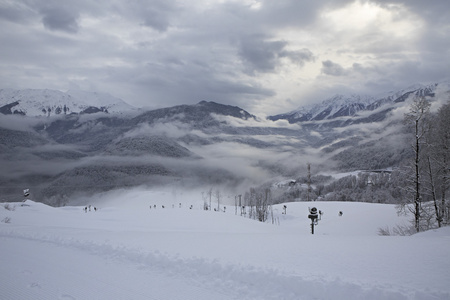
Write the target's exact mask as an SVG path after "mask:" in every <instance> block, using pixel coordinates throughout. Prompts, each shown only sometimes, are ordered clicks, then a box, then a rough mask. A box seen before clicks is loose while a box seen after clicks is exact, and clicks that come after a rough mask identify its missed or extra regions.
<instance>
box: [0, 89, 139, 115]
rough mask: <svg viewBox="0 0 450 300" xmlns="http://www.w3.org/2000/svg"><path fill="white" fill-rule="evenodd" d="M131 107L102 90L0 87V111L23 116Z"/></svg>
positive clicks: (114, 110)
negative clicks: (100, 91) (96, 91)
mask: <svg viewBox="0 0 450 300" xmlns="http://www.w3.org/2000/svg"><path fill="white" fill-rule="evenodd" d="M134 109H135V108H134V107H132V106H131V105H129V104H127V103H125V102H124V101H123V100H121V99H119V98H116V97H113V96H111V95H109V94H106V93H95V92H85V91H81V90H70V91H68V92H66V93H64V92H61V91H57V90H47V89H43V90H36V89H26V90H13V89H1V90H0V112H2V113H4V114H24V115H27V116H50V115H58V114H70V113H81V112H86V113H89V112H97V111H105V112H109V113H117V112H125V111H128V110H134Z"/></svg>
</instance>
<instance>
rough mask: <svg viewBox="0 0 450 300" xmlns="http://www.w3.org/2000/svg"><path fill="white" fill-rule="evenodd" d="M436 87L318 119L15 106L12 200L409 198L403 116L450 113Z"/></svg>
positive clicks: (7, 190) (5, 173)
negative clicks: (422, 109)
mask: <svg viewBox="0 0 450 300" xmlns="http://www.w3.org/2000/svg"><path fill="white" fill-rule="evenodd" d="M432 87H433V88H429V87H426V88H422V89H419V90H416V91H408V92H407V95H406V94H402V95H400V96H399V97H397V98H393V97H391V98H383V99H380V100H378V101H377V102H376V101H373V102H372V103H371V104H370V105H368V106H367V107H365V108H364V109H359V110H358V111H356V113H355V112H352V113H349V112H350V111H351V110H350V109H349V108H348V107H349V104H348V103H344V104H343V103H339V102H338V101H337V100H333V101H331V102H330V101H328V102H326V101H324V103H323V104H322V106H323V107H320V106H317V107H315V108H314V109H315V111H316V116H315V117H314V115H313V113H311V112H313V111H314V110H313V109H312V110H311V112H307V113H303V112H291V113H287V114H284V115H277V116H273V117H268V118H262V117H258V116H255V115H253V114H251V112H247V111H245V110H243V109H241V108H239V107H236V106H229V105H223V104H219V103H215V102H206V101H202V102H199V103H198V104H195V105H179V106H174V107H168V108H163V109H156V110H129V111H122V112H121V113H109V112H107V111H106V109H103V110H99V111H97V110H95V109H91V110H90V113H89V112H86V110H85V111H84V112H83V111H80V113H70V114H67V113H64V114H63V113H60V114H52V115H49V114H48V112H49V111H51V110H50V109H46V110H45V113H46V115H44V116H27V115H26V114H25V113H23V114H17V113H13V111H12V110H11V113H10V114H1V115H0V133H1V134H0V148H1V158H0V159H1V165H2V171H1V173H0V183H1V197H2V201H19V200H21V198H22V197H23V195H22V191H23V190H24V189H30V192H31V194H32V197H33V199H34V200H36V201H41V202H44V203H47V204H50V205H54V206H63V205H68V204H72V203H80V202H83V201H87V200H86V199H88V198H89V197H91V196H93V195H95V194H98V193H111V192H114V191H117V192H120V190H122V189H125V190H130V189H138V190H165V191H170V193H172V194H180V193H186V192H189V193H196V194H197V195H198V197H199V199H200V198H201V197H202V194H203V195H204V194H205V193H207V192H211V191H215V193H216V194H217V195H219V196H217V197H216V198H217V201H229V202H231V203H230V204H234V201H235V199H236V196H237V195H241V196H242V197H243V198H242V199H243V200H244V201H250V198H251V197H252V196H251V194H252V193H251V191H253V194H254V193H259V195H263V194H267V192H263V191H267V190H269V191H270V202H272V203H283V202H289V201H305V200H332V201H365V202H377V203H401V202H402V201H404V199H405V198H407V197H408V191H407V190H406V189H405V188H403V187H404V186H405V185H407V183H406V182H407V176H406V175H405V174H406V173H408V171H407V169H408V167H410V165H411V162H412V161H413V157H414V149H413V147H412V145H413V144H414V132H412V131H411V127H410V126H408V124H406V123H405V115H406V114H407V113H408V112H409V111H410V109H411V106H412V105H413V104H414V103H415V101H417V99H421V98H424V97H425V98H426V99H428V100H427V101H429V102H430V103H431V104H430V107H431V108H430V110H429V113H428V116H427V118H428V119H429V120H433V119H434V118H435V119H437V116H438V112H439V109H441V108H442V107H444V108H448V91H447V90H446V89H442V88H440V89H439V88H438V85H434V86H432ZM405 95H406V96H405ZM47 98H48V97H47ZM425 98H424V99H425ZM386 99H388V100H389V101H388V100H386ZM399 99H400V100H399ZM446 101H447V103H446ZM347 102H348V101H347ZM386 102H387V104H386ZM330 103H331V104H330ZM377 103H378V104H377ZM324 104H326V105H324ZM331 105H332V106H331ZM350 105H353V106H355V104H353V103H352V104H350ZM358 105H360V104H358ZM64 107H66V106H64ZM346 107H347V108H346ZM8 108H9V109H11V108H10V107H9V106H8ZM319 108H320V109H322V112H320V111H319ZM53 111H55V109H54V108H53ZM60 111H63V110H62V109H61V110H60ZM333 111H334V114H333V115H332V116H331V112H333ZM326 113H327V114H329V115H328V116H326V115H325V114H326ZM306 117H308V118H309V120H306V121H297V120H296V119H295V118H303V119H304V118H306ZM430 124H433V122H430ZM442 126H444V127H445V126H448V124H447V125H445V123H444V125H442ZM308 168H309V169H308ZM220 195H221V196H220ZM255 195H256V194H255ZM427 197H428V196H427ZM220 198H223V199H220ZM83 199H84V200H83ZM124 201H126V200H125V199H124Z"/></svg>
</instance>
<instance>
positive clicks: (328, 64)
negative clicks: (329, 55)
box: [321, 60, 347, 76]
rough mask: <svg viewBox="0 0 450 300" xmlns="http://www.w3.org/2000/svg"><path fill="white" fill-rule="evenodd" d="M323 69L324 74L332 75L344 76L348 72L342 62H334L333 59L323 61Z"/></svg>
mask: <svg viewBox="0 0 450 300" xmlns="http://www.w3.org/2000/svg"><path fill="white" fill-rule="evenodd" d="M321 71H322V73H323V74H326V75H330V76H343V75H345V74H346V73H347V72H346V70H345V69H344V68H343V67H342V66H341V65H340V64H337V63H334V62H332V61H331V60H326V61H322V69H321Z"/></svg>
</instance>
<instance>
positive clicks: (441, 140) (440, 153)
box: [427, 103, 450, 227]
mask: <svg viewBox="0 0 450 300" xmlns="http://www.w3.org/2000/svg"><path fill="white" fill-rule="evenodd" d="M430 129H431V132H430V134H429V135H428V139H427V141H428V153H427V162H428V169H427V171H428V177H429V191H430V193H431V196H432V199H433V203H434V210H435V214H436V220H437V221H438V226H439V227H441V225H442V222H446V223H447V222H448V220H449V215H448V202H447V201H446V197H447V191H448V189H449V172H450V153H449V152H450V151H449V149H450V103H447V104H445V105H443V106H442V107H441V108H440V109H439V111H438V113H437V115H436V117H435V118H433V122H431V126H430ZM439 197H440V199H439Z"/></svg>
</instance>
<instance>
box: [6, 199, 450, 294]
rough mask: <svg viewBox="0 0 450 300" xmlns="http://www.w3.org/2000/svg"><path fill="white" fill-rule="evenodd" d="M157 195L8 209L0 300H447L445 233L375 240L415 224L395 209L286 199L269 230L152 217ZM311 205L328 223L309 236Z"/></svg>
mask: <svg viewBox="0 0 450 300" xmlns="http://www.w3.org/2000/svg"><path fill="white" fill-rule="evenodd" d="M122 196H125V195H122ZM149 196H151V195H149V194H146V195H145V197H139V195H138V194H137V193H135V194H133V193H132V194H129V195H128V196H127V197H126V198H123V199H124V201H123V202H121V203H127V205H126V207H127V209H125V208H124V206H123V205H119V204H120V202H118V201H117V199H116V200H114V201H113V202H112V203H114V204H116V205H115V206H114V207H108V206H107V204H108V203H107V202H106V201H97V202H95V201H94V202H93V203H94V205H99V204H101V206H99V207H98V210H97V211H94V210H91V211H88V212H84V210H83V208H84V206H83V207H81V206H80V207H64V208H51V207H48V206H45V205H43V204H40V203H35V202H32V201H26V202H25V203H24V204H26V205H25V206H21V205H22V203H15V204H9V205H10V206H11V207H12V206H14V209H12V210H6V209H3V208H2V205H0V221H1V220H3V219H4V218H5V217H8V218H9V219H10V222H8V223H5V222H1V223H0V253H2V255H1V256H0V265H1V266H2V269H1V272H0V298H1V299H199V300H202V299H369V300H370V299H450V287H449V285H448V282H449V280H450V272H449V271H448V270H450V263H449V260H448V257H449V254H450V247H449V246H450V230H449V228H442V229H439V230H435V231H430V232H426V233H421V234H417V235H414V236H410V237H408V236H403V237H399V236H379V235H378V228H380V227H386V226H390V227H393V226H395V225H397V224H407V219H406V218H405V217H399V216H397V214H396V211H395V207H394V206H393V205H383V204H367V203H349V202H346V203H339V202H314V203H311V202H310V203H305V202H301V203H287V204H285V205H287V214H286V215H284V214H282V213H281V212H282V205H278V206H275V207H274V221H275V223H276V224H277V225H272V224H270V223H271V222H270V223H265V224H263V223H260V222H257V221H253V220H249V219H247V218H244V217H241V216H239V215H235V210H234V207H231V206H230V207H227V210H226V213H224V212H213V211H203V210H202V209H201V208H202V204H203V203H196V202H194V201H191V200H192V199H188V200H187V199H183V196H182V195H178V196H177V199H176V200H173V203H167V201H166V202H158V204H157V208H156V209H155V208H154V207H153V205H155V204H153V203H156V202H157V201H156V200H155V197H149ZM154 196H158V197H159V199H160V200H161V199H162V198H161V197H160V196H161V194H157V195H154ZM158 197H156V198H158ZM161 201H162V200H161ZM179 202H180V203H182V206H181V208H180V207H179V205H176V204H179ZM130 203H133V204H132V205H131V204H130ZM161 203H165V204H166V205H165V208H164V209H163V208H162V204H161ZM191 203H194V204H191ZM188 204H189V205H188ZM150 205H152V209H150ZM190 205H193V208H192V209H189V207H190ZM313 205H314V206H316V207H317V208H318V209H319V210H321V211H322V212H323V216H322V220H321V221H319V224H318V225H317V226H316V228H315V229H316V230H315V232H316V234H314V235H311V234H310V227H309V226H310V225H309V220H308V218H307V215H308V207H311V206H313ZM172 207H173V208H172ZM339 211H343V215H342V216H339V215H338V212H339ZM278 224H279V225H278Z"/></svg>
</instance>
